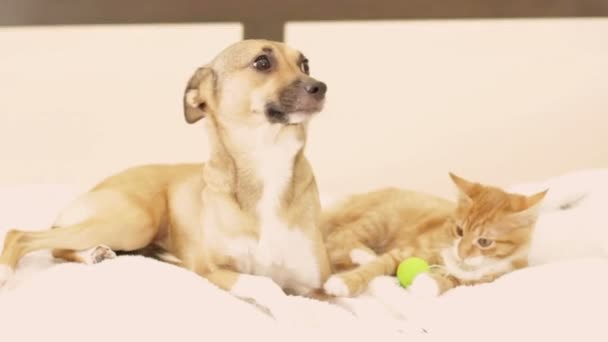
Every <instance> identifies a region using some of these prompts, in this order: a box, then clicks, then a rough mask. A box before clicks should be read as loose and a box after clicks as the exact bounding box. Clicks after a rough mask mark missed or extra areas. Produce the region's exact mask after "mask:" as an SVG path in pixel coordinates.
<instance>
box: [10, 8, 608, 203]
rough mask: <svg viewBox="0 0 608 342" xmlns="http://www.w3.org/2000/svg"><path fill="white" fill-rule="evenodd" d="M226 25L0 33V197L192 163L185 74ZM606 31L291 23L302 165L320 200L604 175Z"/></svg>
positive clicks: (607, 153)
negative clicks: (302, 82)
mask: <svg viewBox="0 0 608 342" xmlns="http://www.w3.org/2000/svg"><path fill="white" fill-rule="evenodd" d="M241 32H242V30H241V27H240V25H238V24H225V25H224V24H214V25H129V26H92V27H58V28H47V27H42V28H10V29H6V28H4V29H0V49H1V51H0V161H1V167H0V186H1V185H8V184H15V183H91V182H96V181H97V180H99V179H100V178H101V177H104V176H106V175H108V174H109V173H111V172H114V171H117V170H119V169H122V168H124V167H127V166H131V165H135V164H139V163H146V162H179V161H199V160H203V159H205V158H206V156H207V153H208V150H207V148H206V140H205V137H204V136H203V132H204V130H203V128H202V126H201V125H193V126H189V125H187V124H186V123H185V122H184V121H183V117H182V112H181V95H182V91H183V86H184V83H185V81H186V80H187V78H188V77H189V76H190V74H191V72H192V71H193V70H194V68H195V67H196V66H198V65H200V64H203V63H204V62H206V61H207V60H209V59H211V58H212V57H213V56H214V55H215V54H216V53H217V52H218V51H219V50H221V49H222V48H223V47H224V46H226V45H228V44H230V43H232V42H233V41H236V40H238V39H240V37H241ZM606 37H608V19H550V20H549V19H547V20H461V21H410V22H375V23H292V24H290V25H288V28H287V31H286V40H287V42H288V43H290V44H291V45H293V46H294V47H297V48H299V49H301V50H303V51H304V52H305V53H306V54H307V56H308V57H309V58H310V60H311V68H312V72H313V75H314V76H317V77H318V78H319V79H322V80H323V81H325V82H327V84H328V86H329V92H328V103H327V107H326V110H325V111H324V113H322V114H321V115H320V116H319V117H317V118H316V119H315V121H314V123H313V124H312V125H311V134H310V142H309V146H308V156H309V158H310V160H311V162H312V163H313V167H314V168H315V171H316V175H317V178H318V181H319V184H320V186H321V190H322V192H324V193H331V194H336V195H342V194H345V193H348V192H352V191H363V190H368V189H372V188H375V187H379V186H385V185H398V186H406V187H410V188H415V189H419V190H425V191H428V192H432V193H436V194H441V195H450V194H452V192H453V191H452V187H451V185H450V183H449V180H448V179H449V178H448V177H447V172H448V171H449V170H452V171H454V172H457V173H459V174H461V175H462V176H465V177H468V178H472V179H476V180H479V181H483V182H493V183H496V184H498V185H508V184H512V183H519V182H527V181H533V180H538V179H543V178H547V177H551V176H554V175H558V174H561V173H563V172H567V171H571V170H576V169H581V168H590V167H607V166H608V137H606V131H607V129H608V116H607V115H606V114H607V111H608V110H607V108H608V96H606V94H608V82H606V80H607V79H608V39H606Z"/></svg>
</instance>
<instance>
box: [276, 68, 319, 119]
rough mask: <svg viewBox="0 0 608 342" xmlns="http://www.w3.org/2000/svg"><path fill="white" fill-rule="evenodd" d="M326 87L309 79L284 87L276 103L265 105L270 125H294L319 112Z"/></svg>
mask: <svg viewBox="0 0 608 342" xmlns="http://www.w3.org/2000/svg"><path fill="white" fill-rule="evenodd" d="M326 93H327V85H326V84H325V83H323V82H319V81H317V80H315V79H312V78H310V79H309V80H305V81H303V80H297V81H295V82H293V83H292V84H290V85H289V86H287V87H285V88H284V89H283V90H282V91H281V93H280V94H279V100H278V101H277V102H270V103H268V104H267V105H266V117H267V118H268V121H270V122H271V123H283V124H295V123H300V122H303V121H306V120H307V119H308V118H309V117H310V116H312V115H313V114H316V113H318V112H320V111H321V110H322V109H323V104H324V102H325V94H326Z"/></svg>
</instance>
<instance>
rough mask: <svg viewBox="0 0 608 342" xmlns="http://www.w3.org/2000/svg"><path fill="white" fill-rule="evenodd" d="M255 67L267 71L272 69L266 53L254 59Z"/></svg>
mask: <svg viewBox="0 0 608 342" xmlns="http://www.w3.org/2000/svg"><path fill="white" fill-rule="evenodd" d="M253 67H254V68H256V69H257V70H259V71H267V70H268V69H270V59H268V56H265V55H262V56H259V57H257V58H256V59H255V60H254V61H253Z"/></svg>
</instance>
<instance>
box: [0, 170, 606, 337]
mask: <svg viewBox="0 0 608 342" xmlns="http://www.w3.org/2000/svg"><path fill="white" fill-rule="evenodd" d="M546 186H549V187H550V189H551V190H550V192H549V195H548V197H547V201H546V204H545V207H544V210H543V213H542V214H541V219H540V220H539V224H538V226H537V234H536V236H535V241H534V244H533V262H534V265H535V266H533V267H530V268H528V269H525V270H521V271H517V272H513V273H511V274H509V275H506V276H504V277H502V278H500V279H499V280H497V281H495V282H494V283H491V284H486V285H479V286H474V287H463V288H458V289H455V290H452V291H450V292H448V293H446V294H445V295H444V296H442V297H440V298H416V297H413V296H411V295H410V294H409V293H408V291H407V290H405V289H402V288H400V287H399V286H398V285H396V282H395V280H394V279H393V278H391V277H381V278H378V279H376V280H375V281H374V282H373V283H372V285H371V287H370V290H369V291H368V292H367V293H365V294H363V295H362V296H360V297H358V298H354V299H340V300H338V301H337V303H336V304H335V305H332V304H328V303H323V302H318V301H313V300H310V299H305V298H299V297H290V296H285V297H283V298H278V299H277V300H276V301H275V302H272V303H262V304H263V305H264V306H266V307H268V308H270V309H271V310H272V311H273V314H274V315H275V318H276V320H275V319H272V318H271V317H269V316H267V315H266V314H264V313H262V312H261V311H259V310H258V309H256V308H254V307H253V306H251V305H249V304H247V303H244V302H242V301H240V300H237V299H235V298H233V297H231V296H230V295H228V294H226V293H224V292H222V291H220V290H219V289H217V288H216V287H214V286H213V285H211V284H210V283H209V282H207V281H206V280H204V279H202V278H200V277H198V276H196V275H194V274H192V273H191V272H188V271H186V270H183V269H180V268H177V267H174V266H171V265H167V264H163V263H160V262H157V261H155V260H151V259H146V258H142V257H120V258H118V259H115V260H109V261H105V262H103V263H101V264H98V265H94V266H85V265H79V264H73V263H55V262H53V261H52V260H51V258H50V255H49V253H48V252H38V253H34V254H31V255H29V256H27V257H25V258H24V259H23V260H22V262H21V264H20V267H19V269H18V272H17V273H16V275H15V277H13V278H12V279H11V281H10V283H9V284H7V286H5V287H4V288H3V289H2V290H0V341H41V340H43V339H44V340H55V339H57V340H59V339H61V340H62V341H83V340H86V341H90V340H95V341H97V340H99V341H108V340H109V339H112V340H118V341H126V340H135V341H139V340H149V341H150V340H151V341H161V340H162V341H173V340H176V341H200V340H211V341H213V340H222V341H233V340H234V341H236V340H237V339H238V340H242V339H247V340H258V339H262V340H265V341H274V340H277V341H278V340H286V339H289V340H298V341H299V340H302V341H310V340H320V341H324V340H330V339H337V338H339V339H345V340H355V341H371V340H372V339H374V340H377V339H379V340H383V341H392V340H395V341H397V340H398V341H404V340H410V341H446V340H448V339H449V340H456V341H459V340H467V341H472V340H473V341H487V340H492V341H513V340H522V341H528V340H533V339H537V338H538V339H540V338H543V340H544V339H548V340H552V341H571V340H573V339H578V340H584V341H608V330H607V329H606V328H605V326H604V324H603V323H604V322H605V317H606V313H605V312H606V309H607V308H608V294H607V290H606V289H608V259H607V258H606V257H607V256H608V248H607V246H608V227H607V226H608V224H607V222H608V219H606V218H605V217H604V211H605V209H606V208H607V205H606V203H608V201H606V199H607V198H608V170H587V171H581V172H577V173H573V174H570V175H566V176H563V177H556V178H554V179H550V180H547V181H545V182H541V183H535V184H522V185H517V186H515V187H513V188H512V189H513V190H518V191H523V192H531V191H535V190H538V189H540V188H543V187H546ZM82 190H83V188H82V187H75V186H66V185H51V186H49V185H46V186H42V185H31V186H15V187H12V188H4V189H0V208H2V211H1V214H0V236H1V237H0V242H1V240H2V239H3V237H4V232H5V231H6V230H7V229H9V228H11V227H19V228H22V229H44V228H46V227H47V226H48V225H49V224H50V222H52V220H53V219H54V216H55V214H56V213H57V211H58V210H59V209H60V208H61V207H63V206H64V205H65V204H66V203H67V202H68V201H69V200H71V199H72V198H73V197H74V196H75V195H76V194H78V193H79V192H80V191H82ZM568 205H571V206H572V207H571V208H570V209H567V210H561V209H560V208H561V207H564V206H568ZM276 308H288V310H280V311H278V310H275V309H276Z"/></svg>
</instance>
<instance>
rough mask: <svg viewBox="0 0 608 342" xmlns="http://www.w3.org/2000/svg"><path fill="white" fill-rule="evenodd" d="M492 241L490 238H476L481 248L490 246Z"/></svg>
mask: <svg viewBox="0 0 608 342" xmlns="http://www.w3.org/2000/svg"><path fill="white" fill-rule="evenodd" d="M493 243H494V241H493V240H490V239H484V238H479V239H477V244H478V245H479V247H481V248H488V247H490V246H492V244H493Z"/></svg>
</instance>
